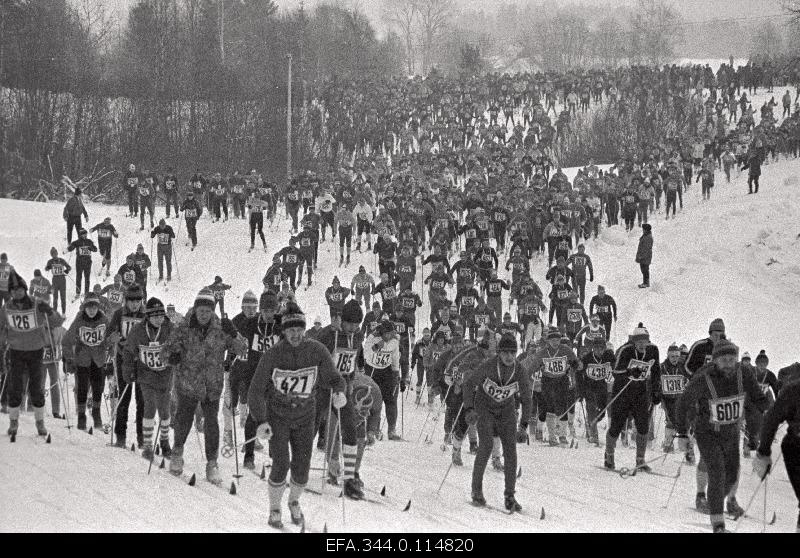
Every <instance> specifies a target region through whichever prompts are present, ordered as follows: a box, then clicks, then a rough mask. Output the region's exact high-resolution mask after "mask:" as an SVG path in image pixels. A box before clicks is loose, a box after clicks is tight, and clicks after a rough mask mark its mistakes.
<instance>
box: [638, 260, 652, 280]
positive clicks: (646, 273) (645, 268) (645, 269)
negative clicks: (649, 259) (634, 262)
mask: <svg viewBox="0 0 800 558" xmlns="http://www.w3.org/2000/svg"><path fill="white" fill-rule="evenodd" d="M639 268H640V269H641V270H642V283H644V284H645V285H649V284H650V264H643V263H640V264H639Z"/></svg>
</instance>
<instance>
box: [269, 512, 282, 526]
mask: <svg viewBox="0 0 800 558" xmlns="http://www.w3.org/2000/svg"><path fill="white" fill-rule="evenodd" d="M267 525H269V526H270V527H274V528H275V529H283V521H281V510H269V520H268V521H267Z"/></svg>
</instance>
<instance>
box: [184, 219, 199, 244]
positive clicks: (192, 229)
mask: <svg viewBox="0 0 800 558" xmlns="http://www.w3.org/2000/svg"><path fill="white" fill-rule="evenodd" d="M186 231H187V232H188V233H189V240H191V241H192V246H197V217H190V218H189V219H186Z"/></svg>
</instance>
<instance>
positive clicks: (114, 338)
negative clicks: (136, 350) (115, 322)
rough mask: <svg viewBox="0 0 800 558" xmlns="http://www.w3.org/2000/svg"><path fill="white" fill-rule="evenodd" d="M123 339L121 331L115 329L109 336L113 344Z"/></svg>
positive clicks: (109, 340)
mask: <svg viewBox="0 0 800 558" xmlns="http://www.w3.org/2000/svg"><path fill="white" fill-rule="evenodd" d="M121 339H122V335H120V333H119V331H115V332H114V333H112V334H111V335H109V336H108V342H109V343H111V344H112V345H116V344H117V343H119V342H120V340H121Z"/></svg>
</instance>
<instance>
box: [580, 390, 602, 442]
mask: <svg viewBox="0 0 800 558" xmlns="http://www.w3.org/2000/svg"><path fill="white" fill-rule="evenodd" d="M583 397H584V399H585V401H586V428H587V432H588V433H590V434H592V435H593V436H594V439H595V440H596V439H597V423H598V422H600V421H601V420H603V417H605V415H606V412H605V411H604V410H603V409H605V408H606V405H607V404H608V388H607V387H606V383H605V382H604V381H601V380H600V381H599V380H586V384H585V387H584V390H583ZM601 411H602V413H601Z"/></svg>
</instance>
